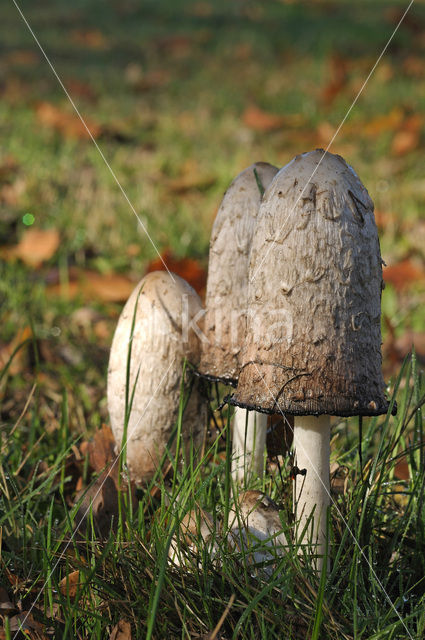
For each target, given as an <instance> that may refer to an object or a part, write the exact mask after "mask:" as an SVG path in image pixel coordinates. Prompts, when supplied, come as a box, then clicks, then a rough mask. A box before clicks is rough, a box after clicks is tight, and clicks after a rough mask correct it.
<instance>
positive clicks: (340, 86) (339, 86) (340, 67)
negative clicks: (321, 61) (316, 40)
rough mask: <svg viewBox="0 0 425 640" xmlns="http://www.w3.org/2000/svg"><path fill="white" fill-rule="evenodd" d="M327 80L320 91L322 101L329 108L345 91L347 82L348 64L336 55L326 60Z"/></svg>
mask: <svg viewBox="0 0 425 640" xmlns="http://www.w3.org/2000/svg"><path fill="white" fill-rule="evenodd" d="M328 68H329V71H328V78H329V79H328V80H327V83H326V84H325V86H324V87H323V89H322V100H323V102H324V103H325V104H326V105H327V106H329V105H331V104H332V102H333V101H334V100H335V99H336V98H337V97H338V96H339V94H340V93H341V92H342V91H343V90H344V89H345V87H346V86H347V82H348V73H347V71H348V62H347V60H346V59H345V58H343V57H342V56H340V55H339V54H337V53H333V54H332V55H331V56H330V58H329V60H328Z"/></svg>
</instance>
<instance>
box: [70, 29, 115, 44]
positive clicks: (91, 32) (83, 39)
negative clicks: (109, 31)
mask: <svg viewBox="0 0 425 640" xmlns="http://www.w3.org/2000/svg"><path fill="white" fill-rule="evenodd" d="M71 40H72V41H73V42H75V43H76V44H79V45H82V46H83V47H87V48H88V49H108V47H109V43H108V40H107V38H106V36H105V34H103V33H102V32H101V31H99V29H86V30H81V31H80V30H75V31H72V33H71Z"/></svg>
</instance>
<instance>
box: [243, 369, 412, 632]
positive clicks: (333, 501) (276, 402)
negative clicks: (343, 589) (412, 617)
mask: <svg viewBox="0 0 425 640" xmlns="http://www.w3.org/2000/svg"><path fill="white" fill-rule="evenodd" d="M253 365H254V367H255V368H256V369H257V372H258V374H259V376H260V377H261V379H262V381H263V383H264V386H265V387H266V390H267V392H268V393H269V394H270V397H271V398H272V400H273V402H274V404H275V407H277V408H278V409H279V413H280V414H281V416H282V418H283V419H284V420H285V422H286V424H287V425H288V427H289V428H290V430H291V431H292V433H294V429H293V427H292V426H291V424H290V422H289V420H288V418H287V417H286V415H285V414H284V413H283V411H281V409H280V408H279V403H278V400H277V398H275V396H274V395H273V393H272V391H271V389H270V388H269V386H268V384H267V382H266V381H265V380H264V377H263V376H262V375H261V372H260V370H259V368H258V367H257V364H256V363H255V362H253ZM300 448H301V450H302V452H303V454H304V455H305V457H306V458H307V460H308V461H309V463H310V466H311V468H312V469H313V471H314V473H315V474H316V476H317V477H318V478H319V480H320V483H321V484H322V486H323V488H324V489H325V491H326V493H327V495H328V497H329V499H330V501H331V503H332V504H333V506H334V507H335V509H336V511H337V512H338V515H339V517H340V518H341V520H342V522H343V523H344V525H345V527H346V529H347V530H348V532H349V534H350V535H351V537H352V538H353V540H354V542H355V544H356V546H357V548H358V549H359V551H360V553H361V555H362V557H363V558H364V559H365V560H366V563H367V565H368V567H369V569H370V570H371V572H372V573H373V576H374V578H375V580H376V582H377V583H378V585H379V586H380V588H381V589H382V592H383V593H384V595H385V597H386V599H387V600H388V602H389V603H390V605H391V608H392V609H394V611H395V613H396V615H397V617H398V619H399V620H400V622H401V624H402V625H403V627H404V629H405V630H406V633H407V635H408V637H409V638H410V640H413V637H412V636H411V635H410V633H409V629H408V628H407V627H406V625H405V623H404V621H403V618H402V617H401V615H400V614H399V612H398V611H397V609H396V608H395V606H394V604H393V602H392V600H391V598H390V596H389V595H388V593H387V592H386V590H385V587H384V585H383V584H382V582H381V581H380V579H379V578H378V576H377V575H376V572H375V570H374V568H373V567H372V565H371V564H370V562H369V560H368V558H367V556H366V554H365V552H364V551H363V549H362V548H361V546H360V543H359V542H358V540H357V538H356V536H355V535H354V533H353V532H352V530H351V529H350V526H349V524H348V522H347V520H346V519H345V518H344V516H343V515H342V513H341V511H340V509H339V507H338V505H337V503H336V502H335V500H334V499H333V498H332V496H331V493H330V491H329V489H328V488H327V486H326V484H325V483H324V482H323V480H322V478H321V477H320V474H319V473H318V471H317V469H316V467H315V466H314V465H313V463H312V461H311V459H310V456H309V455H308V453H307V451H306V450H305V448H304V447H303V446H302V445H301V447H300Z"/></svg>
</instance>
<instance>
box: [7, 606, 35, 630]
mask: <svg viewBox="0 0 425 640" xmlns="http://www.w3.org/2000/svg"><path fill="white" fill-rule="evenodd" d="M9 624H10V630H11V631H12V632H14V633H15V632H17V631H23V632H26V631H38V632H41V631H42V630H43V625H42V624H40V622H37V620H35V619H34V617H33V615H32V614H31V613H30V612H29V611H22V612H21V613H18V614H17V615H16V616H13V617H12V618H10V620H9Z"/></svg>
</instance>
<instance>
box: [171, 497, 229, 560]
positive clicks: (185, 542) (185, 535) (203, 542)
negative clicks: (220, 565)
mask: <svg viewBox="0 0 425 640" xmlns="http://www.w3.org/2000/svg"><path fill="white" fill-rule="evenodd" d="M177 536H179V540H178V539H177ZM216 538H217V531H216V525H215V524H214V520H213V517H212V515H211V514H210V513H209V512H208V511H205V510H204V509H201V508H199V507H197V508H195V509H191V510H190V511H188V513H186V515H185V516H184V518H183V519H182V521H181V523H180V527H179V533H178V534H177V535H174V536H173V537H172V539H171V544H170V548H169V550H168V557H169V559H170V560H171V562H172V563H173V564H175V565H177V566H178V567H181V566H186V567H187V568H193V566H194V564H197V565H198V566H199V564H200V562H199V561H200V559H201V557H202V548H201V546H202V547H203V548H204V549H207V551H208V553H209V554H210V555H211V556H212V557H214V556H215V554H216V553H217V544H216ZM195 560H196V561H197V562H196V563H194V561H195Z"/></svg>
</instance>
